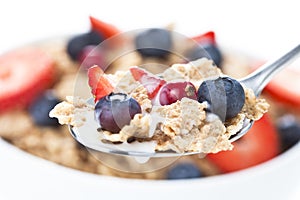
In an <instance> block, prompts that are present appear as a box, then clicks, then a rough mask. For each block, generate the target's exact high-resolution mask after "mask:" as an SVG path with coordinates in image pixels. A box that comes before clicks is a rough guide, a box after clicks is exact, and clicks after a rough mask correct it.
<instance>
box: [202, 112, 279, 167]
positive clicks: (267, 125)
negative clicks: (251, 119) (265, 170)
mask: <svg viewBox="0 0 300 200" xmlns="http://www.w3.org/2000/svg"><path fill="white" fill-rule="evenodd" d="M233 145H234V148H233V150H232V151H222V152H219V153H217V154H208V155H207V158H208V159H209V160H210V161H211V162H212V163H214V164H215V165H216V166H217V167H218V168H219V169H220V170H221V171H222V172H233V171H237V170H241V169H245V168H248V167H251V166H254V165H258V164H260V163H262V162H265V161H267V160H269V159H272V158H274V157H275V156H276V155H277V154H278V153H279V149H280V145H279V137H278V133H277V132H276V128H275V126H274V125H273V123H272V121H271V119H270V118H269V116H268V115H267V114H265V115H264V116H263V117H262V118H261V119H260V120H259V121H257V122H255V123H254V125H253V127H252V128H251V129H250V130H249V132H248V133H247V134H246V135H245V136H243V137H242V138H241V139H239V140H237V141H236V142H234V143H233Z"/></svg>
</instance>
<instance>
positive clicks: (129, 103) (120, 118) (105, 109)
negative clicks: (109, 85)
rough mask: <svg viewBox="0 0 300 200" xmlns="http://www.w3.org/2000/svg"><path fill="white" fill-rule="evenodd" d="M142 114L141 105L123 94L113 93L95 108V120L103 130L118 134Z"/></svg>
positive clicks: (102, 99)
mask: <svg viewBox="0 0 300 200" xmlns="http://www.w3.org/2000/svg"><path fill="white" fill-rule="evenodd" d="M138 113H141V107H140V105H139V103H138V102H137V101H136V100H135V99H133V98H131V97H128V96H127V95H126V94H123V93H111V94H109V95H108V96H105V97H103V98H101V99H100V100H99V101H98V102H97V103H96V106H95V118H96V120H97V121H98V123H99V125H100V126H101V128H102V129H103V130H107V131H110V132H112V133H118V132H119V131H120V130H121V129H122V128H123V127H124V126H125V125H128V124H129V123H130V121H131V119H133V117H134V115H135V114H138Z"/></svg>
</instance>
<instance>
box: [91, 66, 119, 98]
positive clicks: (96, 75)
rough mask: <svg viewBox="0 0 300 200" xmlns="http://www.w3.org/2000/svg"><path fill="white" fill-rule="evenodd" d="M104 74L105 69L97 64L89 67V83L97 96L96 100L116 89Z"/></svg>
mask: <svg viewBox="0 0 300 200" xmlns="http://www.w3.org/2000/svg"><path fill="white" fill-rule="evenodd" d="M103 74H104V72H103V70H102V69H101V68H100V67H99V66H97V65H94V66H93V67H90V68H89V69H88V77H89V82H88V83H89V86H90V87H91V89H92V94H93V95H94V96H95V102H97V101H98V100H99V99H101V98H102V97H104V96H106V95H108V94H110V93H111V92H112V91H113V89H114V87H113V86H112V84H111V83H110V82H109V80H108V79H107V78H105V77H104V76H103Z"/></svg>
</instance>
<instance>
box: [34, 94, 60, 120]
mask: <svg viewBox="0 0 300 200" xmlns="http://www.w3.org/2000/svg"><path fill="white" fill-rule="evenodd" d="M59 102H60V100H59V99H58V98H57V97H56V96H55V95H54V93H53V91H52V90H46V91H45V92H44V93H43V94H41V95H40V96H39V97H38V98H37V99H36V100H35V101H34V102H33V103H32V104H31V105H30V107H29V113H30V115H31V117H32V119H33V121H34V123H35V124H36V125H38V126H58V125H59V123H58V120H57V119H56V118H50V117H49V112H50V111H51V110H52V109H53V108H54V106H55V105H56V104H58V103H59Z"/></svg>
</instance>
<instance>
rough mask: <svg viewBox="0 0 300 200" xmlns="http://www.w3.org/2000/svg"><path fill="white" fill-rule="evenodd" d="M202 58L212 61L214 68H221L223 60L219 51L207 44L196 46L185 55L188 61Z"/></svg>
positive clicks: (214, 46)
mask: <svg viewBox="0 0 300 200" xmlns="http://www.w3.org/2000/svg"><path fill="white" fill-rule="evenodd" d="M203 57H205V58H208V59H212V60H213V61H214V63H215V65H216V66H218V67H221V64H222V59H223V58H222V54H221V51H220V50H219V48H218V47H217V46H216V45H214V44H210V43H207V44H204V45H202V46H197V47H195V48H193V49H191V50H190V51H189V52H188V53H187V58H188V60H189V61H193V60H197V59H199V58H203Z"/></svg>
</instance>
